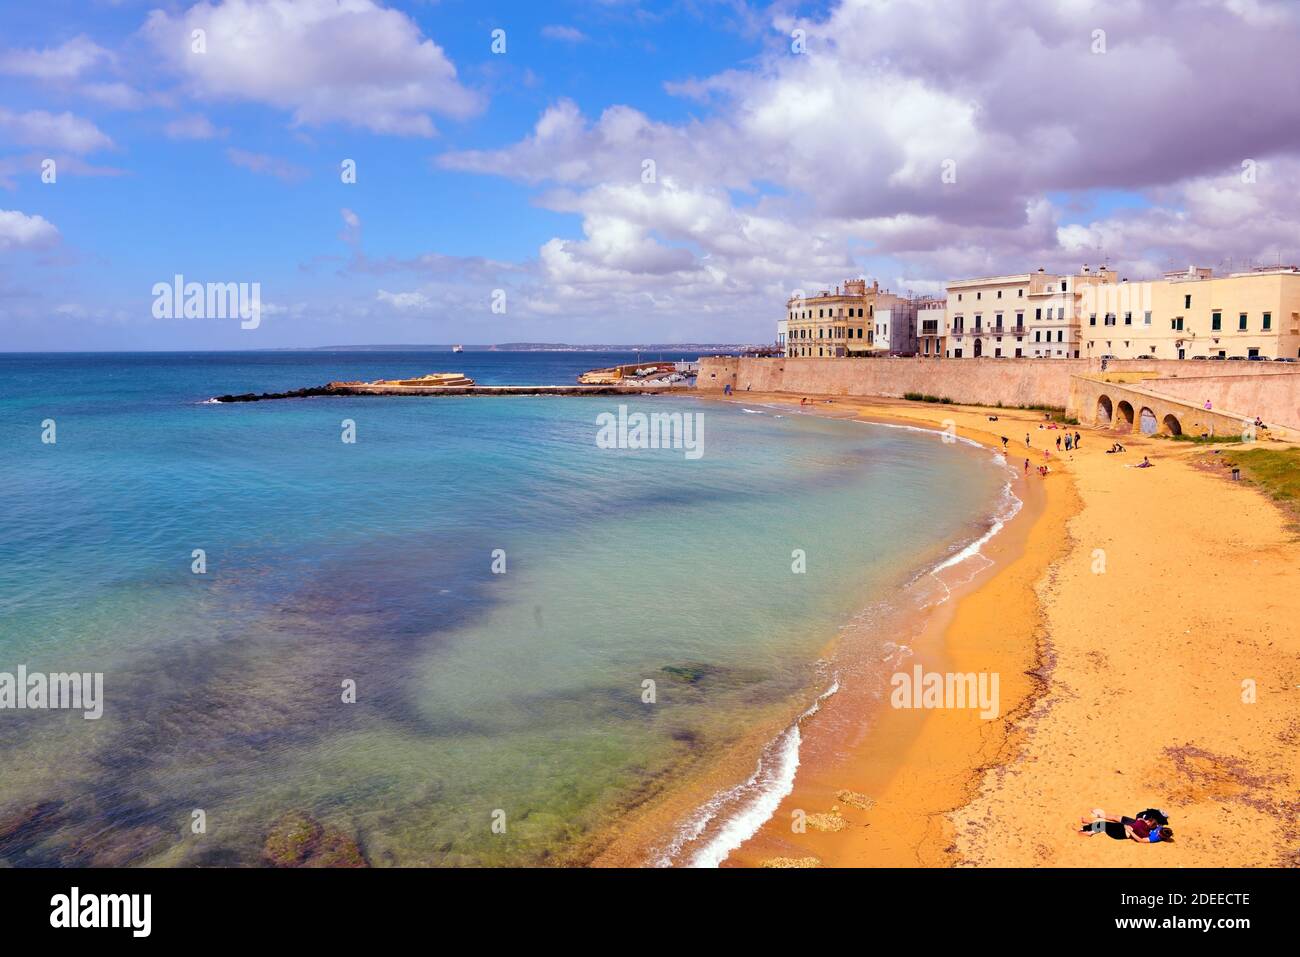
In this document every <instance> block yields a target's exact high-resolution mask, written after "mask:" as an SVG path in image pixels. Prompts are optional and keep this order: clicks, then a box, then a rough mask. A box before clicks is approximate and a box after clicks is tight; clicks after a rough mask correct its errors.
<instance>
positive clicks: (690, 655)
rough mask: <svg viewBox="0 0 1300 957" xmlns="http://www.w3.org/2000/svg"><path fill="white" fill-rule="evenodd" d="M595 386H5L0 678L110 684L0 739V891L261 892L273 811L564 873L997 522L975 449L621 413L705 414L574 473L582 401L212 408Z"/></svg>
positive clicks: (464, 857)
mask: <svg viewBox="0 0 1300 957" xmlns="http://www.w3.org/2000/svg"><path fill="white" fill-rule="evenodd" d="M623 358H626V357H611V356H599V355H581V354H566V355H552V354H545V355H515V354H482V353H480V354H465V355H463V356H456V357H451V356H447V355H442V356H428V355H412V354H392V353H378V354H376V353H365V354H359V353H346V354H335V353H328V354H321V353H258V354H203V355H196V356H184V355H157V354H155V355H88V356H70V355H59V356H15V355H9V356H0V671H9V672H12V671H14V670H15V669H16V668H17V666H18V665H26V666H27V668H28V669H29V671H47V672H49V671H62V670H79V671H96V672H103V673H104V689H105V698H106V704H105V709H104V716H103V718H102V719H100V720H98V721H87V720H84V719H83V718H82V716H81V714H80V713H79V712H78V713H68V712H54V711H44V712H31V711H27V712H17V711H11V710H4V711H0V768H3V774H2V775H0V864H10V865H25V864H40V865H73V864H76V865H106V864H128V863H129V864H177V865H200V864H257V863H258V862H259V861H260V860H261V852H262V847H263V842H264V840H265V836H266V833H267V831H268V829H269V828H270V827H271V825H272V824H273V822H274V821H275V820H276V819H277V818H279V817H280V816H281V815H283V814H285V813H286V812H289V811H300V812H303V813H306V814H309V815H311V816H313V817H315V818H317V819H318V820H320V821H322V822H324V823H326V824H329V825H332V826H334V827H337V828H339V829H341V830H342V831H344V832H345V833H347V834H348V835H350V836H352V837H354V838H355V839H356V840H357V841H358V842H359V844H360V846H361V848H362V850H363V851H364V853H365V855H366V856H367V858H368V859H369V860H370V861H371V862H373V863H375V864H397V865H424V864H433V865H454V864H507V863H509V864H516V863H518V864H542V863H564V862H577V861H581V860H584V859H586V858H587V857H588V856H590V855H591V854H592V853H594V852H596V851H598V850H599V848H600V846H601V844H602V841H603V839H604V837H605V836H606V835H608V834H609V833H610V832H611V830H615V829H617V826H618V822H619V820H621V819H622V816H623V815H624V814H626V813H628V812H629V811H630V810H632V809H634V808H635V807H636V806H637V804H638V803H639V802H640V801H642V800H644V798H645V797H646V796H647V795H650V794H652V793H655V792H656V791H657V790H659V789H660V788H662V787H663V786H664V785H665V784H666V783H671V782H672V781H673V780H674V778H675V777H676V776H681V775H683V774H685V773H687V772H688V771H690V770H692V769H696V770H698V768H699V767H700V766H701V764H702V763H707V762H708V761H710V760H713V759H714V758H715V757H716V756H718V755H720V754H722V753H724V752H725V751H726V749H727V748H728V747H729V746H730V745H732V744H734V742H736V741H737V740H739V739H740V737H741V736H742V735H743V734H744V733H745V732H746V731H747V730H748V729H750V728H753V727H754V726H755V724H756V723H757V722H764V721H771V720H773V719H774V718H777V719H780V718H782V717H783V716H784V717H791V716H793V715H795V714H797V713H798V712H799V711H801V710H802V709H803V708H805V707H807V705H808V703H809V701H811V700H812V699H813V697H815V695H816V693H817V692H818V691H820V690H821V689H822V688H823V687H824V685H825V681H826V676H825V674H824V673H823V672H821V671H819V668H818V657H819V654H820V653H821V652H822V650H823V649H824V647H825V646H826V644H827V642H828V641H829V640H830V639H832V638H833V637H834V636H835V634H836V631H837V629H838V627H839V626H840V625H841V624H842V623H843V622H844V621H845V620H846V618H848V617H849V616H850V615H852V614H853V613H854V612H855V611H856V610H857V609H860V608H862V607H864V606H865V605H866V604H868V603H869V602H872V601H877V600H879V599H880V598H881V597H882V596H887V595H888V594H889V591H890V590H891V589H893V588H895V587H897V585H898V583H899V582H900V581H901V580H902V579H903V578H904V577H906V576H907V575H908V574H909V573H910V572H913V571H915V570H916V569H917V568H919V567H922V566H923V565H924V564H925V563H927V562H933V561H936V560H938V559H941V558H942V557H944V556H945V555H947V554H950V553H951V551H952V550H953V549H954V548H956V547H960V546H961V545H962V544H964V543H966V542H969V541H970V540H972V539H974V538H975V537H977V536H978V535H980V534H981V533H982V532H983V531H984V530H985V529H986V528H987V525H988V519H989V516H990V514H991V513H992V511H993V507H994V501H995V499H996V497H997V495H998V492H999V490H1000V488H1001V487H1002V484H1003V481H1004V476H1003V473H1002V472H1000V471H999V470H998V469H996V468H994V467H993V466H992V464H991V461H990V457H989V455H988V454H987V453H985V452H980V451H978V450H975V449H972V448H969V447H967V446H965V445H961V444H956V445H948V444H944V443H942V442H939V441H937V440H936V439H935V438H933V437H932V436H927V435H921V434H918V433H915V432H910V431H905V430H896V429H886V428H881V427H874V426H868V425H864V424H861V423H850V422H836V421H829V420H821V419H812V418H810V417H807V416H800V415H796V414H786V413H779V412H774V411H773V410H770V409H767V410H765V409H761V408H758V407H751V408H752V409H753V411H752V412H746V411H744V410H743V409H742V408H740V407H737V406H732V405H722V404H716V403H704V402H699V401H697V400H694V399H690V398H680V399H679V398H658V399H655V398H645V397H636V398H630V399H628V400H626V404H628V406H629V408H630V409H631V410H632V411H638V410H639V411H646V412H652V411H675V412H685V413H692V414H694V413H699V414H700V415H701V416H702V422H703V455H702V457H701V458H699V459H698V460H689V459H687V458H686V457H685V456H684V455H683V453H682V452H681V451H680V450H670V449H666V450H618V449H614V450H610V449H601V448H598V447H597V445H596V433H597V425H596V418H597V416H598V415H600V414H601V413H602V412H612V411H615V410H616V409H617V406H618V404H619V403H618V402H617V401H614V400H609V399H604V398H567V397H566V398H555V397H534V398H450V397H448V398H435V399H420V398H378V397H375V398H330V399H308V400H291V401H284V402H270V403H257V404H247V405H214V404H205V403H204V400H205V399H206V398H208V397H209V396H211V395H214V394H219V393H224V392H244V391H274V390H277V389H284V388H296V387H299V386H303V385H313V384H319V383H321V382H324V381H326V380H329V379H345V378H375V377H378V376H383V375H412V374H421V373H424V372H430V371H440V370H444V369H456V370H459V371H465V372H466V373H468V374H470V375H473V376H474V377H475V378H476V379H478V380H479V381H482V382H519V383H542V382H572V381H573V375H575V374H576V372H578V371H581V370H582V369H586V368H591V367H593V366H598V365H605V364H609V363H610V362H613V361H620V360H621V359H623ZM46 419H53V420H54V422H55V424H56V429H57V442H56V443H54V444H44V443H42V441H41V435H42V422H43V421H44V420H46ZM344 419H352V420H354V421H355V423H356V442H355V443H354V444H346V443H344V442H342V441H341V439H340V436H341V432H342V428H341V423H342V420H344ZM195 549H202V550H204V552H205V553H206V562H207V569H206V574H201V575H199V574H194V573H193V571H192V567H191V566H192V562H193V561H194V559H193V558H192V554H193V551H194V550H195ZM796 549H802V550H804V552H805V553H806V567H807V571H806V573H804V574H795V573H793V572H792V570H791V565H792V561H793V558H792V552H793V551H794V550H796ZM497 550H501V551H503V552H504V561H505V573H504V574H494V572H493V563H494V553H495V554H500V553H499V552H497ZM498 566H499V561H498ZM647 680H649V681H653V682H654V691H655V701H654V702H653V703H646V702H644V701H643V695H644V694H645V686H644V684H643V683H644V682H646V681H647ZM344 682H354V683H355V687H356V701H355V703H345V702H344V701H343V700H342V696H343V691H342V687H343V683H344ZM195 810H202V811H203V812H204V814H205V816H206V825H207V827H206V833H203V834H194V833H192V831H191V827H190V824H191V820H192V815H193V812H194V811H195ZM494 821H496V822H498V824H500V822H502V821H504V824H505V827H504V833H495V832H494V830H493V822H494Z"/></svg>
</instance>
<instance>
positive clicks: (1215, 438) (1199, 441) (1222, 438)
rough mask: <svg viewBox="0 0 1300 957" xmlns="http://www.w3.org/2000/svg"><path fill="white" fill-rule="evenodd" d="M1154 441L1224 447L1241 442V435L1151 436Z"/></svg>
mask: <svg viewBox="0 0 1300 957" xmlns="http://www.w3.org/2000/svg"><path fill="white" fill-rule="evenodd" d="M1151 438H1153V439H1168V440H1169V441H1171V442H1191V443H1192V444H1193V445H1224V444H1230V443H1232V442H1240V441H1241V436H1240V435H1188V434H1187V433H1185V432H1184V433H1183V434H1182V435H1160V434H1156V435H1153V436H1151Z"/></svg>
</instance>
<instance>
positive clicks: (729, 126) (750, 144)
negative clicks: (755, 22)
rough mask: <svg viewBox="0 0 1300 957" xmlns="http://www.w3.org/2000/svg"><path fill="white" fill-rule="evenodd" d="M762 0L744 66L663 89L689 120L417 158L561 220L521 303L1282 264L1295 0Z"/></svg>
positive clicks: (1298, 206) (634, 303)
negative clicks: (797, 0)
mask: <svg viewBox="0 0 1300 957" xmlns="http://www.w3.org/2000/svg"><path fill="white" fill-rule="evenodd" d="M776 9H777V11H778V12H777V13H776V14H774V15H773V19H772V21H771V23H770V26H771V28H772V37H773V39H772V42H771V44H770V45H769V47H768V49H767V51H766V52H765V53H764V54H763V55H761V56H759V57H757V58H756V59H755V60H754V61H752V63H750V64H748V65H746V66H745V67H744V68H739V69H732V70H728V71H726V72H723V73H719V74H716V75H712V76H705V77H699V78H684V79H682V80H679V81H677V82H675V83H672V84H669V85H668V90H669V92H670V93H674V94H677V95H681V96H686V97H691V98H693V99H695V100H697V101H698V102H699V103H700V104H702V105H703V106H704V107H706V111H705V112H703V114H702V117H701V118H692V119H690V120H685V121H674V122H664V121H659V120H656V119H654V118H652V117H650V116H647V115H646V114H645V113H643V112H641V111H640V110H637V109H634V108H632V107H630V106H624V105H617V106H612V107H609V108H607V109H605V110H604V111H603V112H602V113H601V114H600V115H599V116H597V117H594V118H593V117H588V116H585V115H584V114H583V113H582V111H581V110H580V109H579V108H578V107H577V105H576V104H574V103H573V102H570V101H567V100H561V101H558V102H556V103H554V104H552V105H551V106H549V107H547V108H546V109H545V110H544V111H543V113H542V114H541V115H540V116H539V117H538V119H537V121H536V124H535V126H534V127H533V129H532V131H531V132H530V133H529V134H528V135H527V136H525V137H524V138H522V139H520V140H519V141H517V142H515V143H513V144H511V145H507V146H505V147H503V148H500V149H495V150H478V151H449V152H446V153H443V154H442V155H440V156H438V157H437V158H436V163H437V165H438V166H440V167H441V168H444V169H454V170H459V171H466V172H476V173H481V174H486V175H495V176H502V177H508V178H510V179H513V180H516V181H519V182H523V183H527V184H533V185H537V186H539V187H541V188H542V191H541V192H540V194H539V196H538V202H539V203H540V204H541V205H543V206H546V207H548V208H552V209H556V210H559V211H563V212H570V213H573V214H575V215H577V216H578V217H580V222H581V230H582V237H581V238H574V237H571V236H557V237H555V238H553V239H551V240H549V241H548V242H546V243H544V244H543V245H542V247H541V249H540V250H539V257H538V269H539V280H540V281H541V283H542V288H541V294H542V295H543V296H545V297H547V298H549V299H550V301H552V302H564V303H566V304H569V305H572V304H573V303H575V302H581V301H588V300H589V301H591V302H592V303H593V304H596V303H602V304H608V303H611V298H610V297H613V304H614V305H618V306H626V307H628V308H640V309H660V310H672V309H678V308H682V307H683V306H685V305H686V304H689V307H690V309H691V310H692V314H696V315H698V314H700V313H701V312H705V313H707V312H708V311H710V310H716V311H717V312H718V313H720V314H721V313H725V312H728V311H729V312H730V314H733V315H740V314H743V312H744V311H745V310H749V309H751V308H758V309H760V310H762V311H764V312H766V313H768V314H772V312H773V310H774V306H773V303H774V302H776V303H779V302H780V301H781V298H782V295H783V290H784V291H788V290H789V289H790V288H793V287H797V286H804V287H807V286H816V285H817V284H819V283H822V284H824V283H828V282H834V281H836V280H839V279H842V278H844V277H845V276H848V275H855V274H858V273H859V271H860V270H863V269H865V271H868V272H875V273H879V276H880V278H881V279H882V281H884V282H885V283H886V284H888V285H892V286H894V287H895V288H898V289H906V288H908V287H912V288H914V289H917V290H921V291H935V290H937V289H938V288H941V287H942V284H943V282H944V281H946V280H947V279H949V278H955V277H959V276H972V275H981V274H989V273H1004V272H1011V271H1019V270H1027V269H1033V268H1037V267H1038V266H1039V265H1042V266H1044V267H1045V268H1059V269H1067V268H1076V267H1078V266H1079V265H1080V264H1081V262H1083V261H1089V262H1092V263H1097V262H1100V261H1101V260H1102V259H1103V257H1105V258H1108V259H1109V260H1110V261H1111V263H1112V265H1117V266H1120V267H1121V268H1130V269H1132V270H1134V271H1135V272H1138V273H1140V272H1143V271H1151V270H1158V269H1163V268H1166V264H1167V263H1168V262H1169V261H1171V260H1172V261H1176V262H1181V264H1183V265H1185V264H1186V263H1185V261H1184V260H1195V261H1197V262H1203V263H1205V262H1211V263H1212V262H1217V261H1219V260H1220V259H1222V258H1223V257H1225V256H1233V257H1236V261H1237V262H1241V261H1242V260H1244V259H1248V258H1251V257H1256V258H1270V257H1272V256H1274V255H1277V254H1278V253H1275V252H1273V250H1277V249H1279V248H1280V255H1282V256H1283V258H1286V257H1287V255H1290V256H1292V257H1295V256H1296V254H1297V253H1298V252H1300V248H1297V247H1300V241H1297V240H1295V239H1293V238H1292V237H1294V236H1296V235H1300V200H1297V199H1296V198H1295V197H1296V196H1297V195H1300V191H1298V190H1296V188H1295V186H1296V183H1297V181H1298V179H1297V177H1298V176H1300V159H1297V157H1300V71H1297V70H1296V69H1295V68H1294V63H1293V55H1292V53H1291V52H1288V51H1294V50H1295V49H1300V6H1297V5H1294V4H1286V3H1281V2H1270V0H1172V2H1168V3H1154V2H1147V3H1143V2H1137V0H1091V2H1079V3H1068V4H1065V3H1062V4H1041V3H1030V2H1024V0H991V2H990V3H986V4H970V3H969V2H965V0H924V2H922V0H891V2H889V3H884V2H879V0H844V2H841V3H839V4H838V5H836V6H835V7H834V8H833V9H831V10H829V11H828V12H826V13H824V14H819V15H816V16H810V17H794V16H790V15H787V14H784V13H782V12H780V10H781V8H780V7H777V8H776ZM795 29H800V30H803V31H804V33H805V35H806V37H807V52H806V53H803V54H797V53H795V52H793V50H792V49H791V46H790V35H791V32H792V31H793V30H795ZM1098 31H1103V32H1101V33H1099V32H1098ZM1246 158H1254V159H1256V160H1258V161H1259V162H1260V167H1259V169H1260V174H1259V177H1258V181H1257V182H1252V183H1247V182H1243V180H1242V177H1241V176H1240V168H1241V163H1242V161H1243V160H1244V159H1246ZM647 161H651V166H650V167H649V168H650V170H651V175H650V176H649V177H648V178H647V177H645V176H643V171H644V170H645V169H646V168H647V167H646V162H647ZM1105 192H1111V193H1114V192H1122V193H1124V194H1126V195H1131V196H1136V197H1138V201H1137V202H1135V203H1134V204H1132V207H1131V208H1125V207H1120V208H1114V209H1110V208H1108V207H1106V205H1105V204H1104V202H1103V203H1101V204H1100V207H1099V208H1101V209H1102V210H1103V212H1102V213H1100V214H1099V215H1097V216H1095V217H1092V220H1093V221H1086V220H1087V217H1080V216H1079V215H1078V210H1074V209H1069V208H1067V207H1068V204H1069V203H1070V202H1075V201H1077V202H1080V203H1081V204H1082V208H1083V209H1084V210H1087V209H1088V208H1090V207H1091V206H1093V205H1095V204H1096V203H1097V195H1098V194H1099V193H1105ZM1054 197H1055V199H1054ZM1061 197H1065V199H1064V200H1062V199H1061ZM1081 218H1082V219H1084V220H1085V221H1082V222H1080V221H1078V220H1080V219H1081ZM764 297H766V301H764Z"/></svg>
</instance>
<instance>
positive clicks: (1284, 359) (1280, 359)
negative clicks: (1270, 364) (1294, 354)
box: [1273, 356, 1298, 362]
mask: <svg viewBox="0 0 1300 957" xmlns="http://www.w3.org/2000/svg"><path fill="white" fill-rule="evenodd" d="M1273 361H1274V362H1296V361H1298V360H1296V359H1293V358H1291V357H1290V356H1278V357H1277V358H1276V359H1274V360H1273Z"/></svg>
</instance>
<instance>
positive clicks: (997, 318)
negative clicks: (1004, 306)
mask: <svg viewBox="0 0 1300 957" xmlns="http://www.w3.org/2000/svg"><path fill="white" fill-rule="evenodd" d="M993 325H994V326H995V327H996V328H998V329H1001V328H1002V313H1000V312H995V313H994V314H993Z"/></svg>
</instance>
